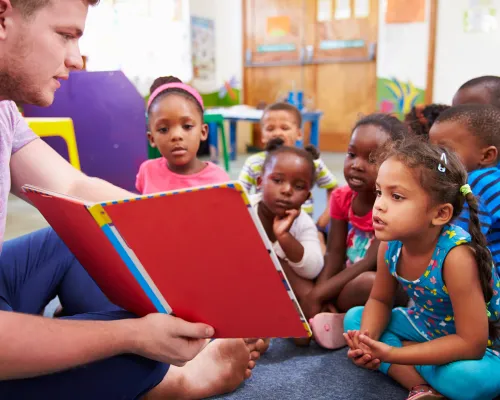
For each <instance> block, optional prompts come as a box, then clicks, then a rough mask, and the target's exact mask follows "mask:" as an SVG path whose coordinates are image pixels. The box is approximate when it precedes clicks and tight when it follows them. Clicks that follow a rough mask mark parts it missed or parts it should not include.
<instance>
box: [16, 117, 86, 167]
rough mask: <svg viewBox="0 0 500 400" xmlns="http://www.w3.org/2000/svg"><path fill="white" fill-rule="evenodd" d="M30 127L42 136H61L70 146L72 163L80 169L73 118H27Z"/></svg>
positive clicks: (69, 151)
mask: <svg viewBox="0 0 500 400" xmlns="http://www.w3.org/2000/svg"><path fill="white" fill-rule="evenodd" d="M25 119H26V122H27V123H28V125H29V127H30V128H31V129H32V130H33V132H35V133H36V134H37V135H38V136H40V137H51V136H52V137H54V136H59V137H61V138H62V139H63V140H64V141H65V142H66V146H68V156H69V162H70V164H71V165H72V166H73V167H75V168H76V169H78V170H81V167H80V157H79V155H78V147H77V145H76V136H75V128H74V126H73V120H72V119H71V118H25Z"/></svg>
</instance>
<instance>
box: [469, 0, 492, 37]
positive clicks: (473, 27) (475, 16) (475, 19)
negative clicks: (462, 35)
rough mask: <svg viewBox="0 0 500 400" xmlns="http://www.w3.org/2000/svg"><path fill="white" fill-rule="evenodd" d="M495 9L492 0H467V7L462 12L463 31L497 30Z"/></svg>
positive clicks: (485, 31) (486, 31)
mask: <svg viewBox="0 0 500 400" xmlns="http://www.w3.org/2000/svg"><path fill="white" fill-rule="evenodd" d="M497 11H498V9H497V7H496V4H494V2H493V1H492V0H469V8H468V9H467V10H466V11H465V12H464V21H463V24H464V31H465V32H467V33H477V32H484V33H488V32H494V31H496V30H498V22H499V21H498V14H497Z"/></svg>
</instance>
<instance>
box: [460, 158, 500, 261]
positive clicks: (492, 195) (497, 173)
mask: <svg viewBox="0 0 500 400" xmlns="http://www.w3.org/2000/svg"><path fill="white" fill-rule="evenodd" d="M468 183H469V185H470V187H471V189H472V193H474V195H475V196H477V197H478V199H479V221H480V222H481V231H482V232H483V233H484V235H485V236H486V240H487V241H488V248H489V249H490V251H491V255H492V257H493V261H494V262H495V265H496V266H497V268H500V170H499V169H498V168H496V167H492V168H485V169H478V170H475V171H472V172H470V173H469V177H468ZM454 223H455V224H456V225H459V226H461V227H462V228H464V229H465V230H468V229H469V206H468V204H467V202H465V203H464V209H463V211H462V213H461V214H460V215H459V216H458V218H457V219H456V221H454Z"/></svg>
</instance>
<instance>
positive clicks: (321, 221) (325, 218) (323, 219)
mask: <svg viewBox="0 0 500 400" xmlns="http://www.w3.org/2000/svg"><path fill="white" fill-rule="evenodd" d="M333 189H335V187H333V188H331V189H327V190H326V207H325V211H323V214H321V215H320V216H319V218H318V222H317V225H318V226H319V227H320V228H322V229H324V228H326V226H327V225H328V222H329V221H330V207H329V206H328V205H329V204H330V199H331V197H332V193H333Z"/></svg>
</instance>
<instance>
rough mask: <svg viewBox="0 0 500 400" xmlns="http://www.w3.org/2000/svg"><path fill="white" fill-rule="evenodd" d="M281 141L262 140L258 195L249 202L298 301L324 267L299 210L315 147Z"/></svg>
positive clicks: (310, 182)
mask: <svg viewBox="0 0 500 400" xmlns="http://www.w3.org/2000/svg"><path fill="white" fill-rule="evenodd" d="M283 144H284V141H283V139H281V138H275V139H272V140H270V141H269V142H268V143H267V146H266V151H267V155H266V158H265V159H264V164H263V165H262V175H261V176H259V177H258V178H257V186H258V187H259V193H258V194H254V195H252V196H251V204H252V205H253V207H254V208H255V211H256V212H257V214H258V216H259V218H260V221H261V222H262V225H263V227H264V230H265V231H266V233H267V236H268V237H269V240H270V241H271V242H272V243H273V248H274V250H275V252H276V255H277V256H278V258H279V259H280V261H281V264H282V267H283V270H284V272H285V275H286V277H287V279H288V281H289V283H290V285H291V287H292V289H293V291H294V292H295V295H296V296H297V300H298V301H299V304H300V303H301V300H302V299H303V297H304V295H305V294H307V293H308V291H309V290H310V289H311V288H312V286H313V280H314V279H315V278H316V277H317V276H318V275H319V273H320V272H321V270H322V268H323V253H322V251H321V246H320V242H319V239H318V230H317V229H316V225H315V224H314V221H313V220H312V218H311V217H310V216H309V215H308V214H307V213H305V212H304V211H303V210H301V207H302V205H303V204H304V202H305V201H306V200H307V199H308V198H309V196H310V191H311V188H312V186H313V184H314V178H315V177H314V174H315V172H316V167H315V164H314V160H315V159H317V157H318V153H317V151H316V150H315V148H314V146H307V148H306V149H307V150H304V149H299V148H296V147H290V146H284V145H283Z"/></svg>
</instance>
